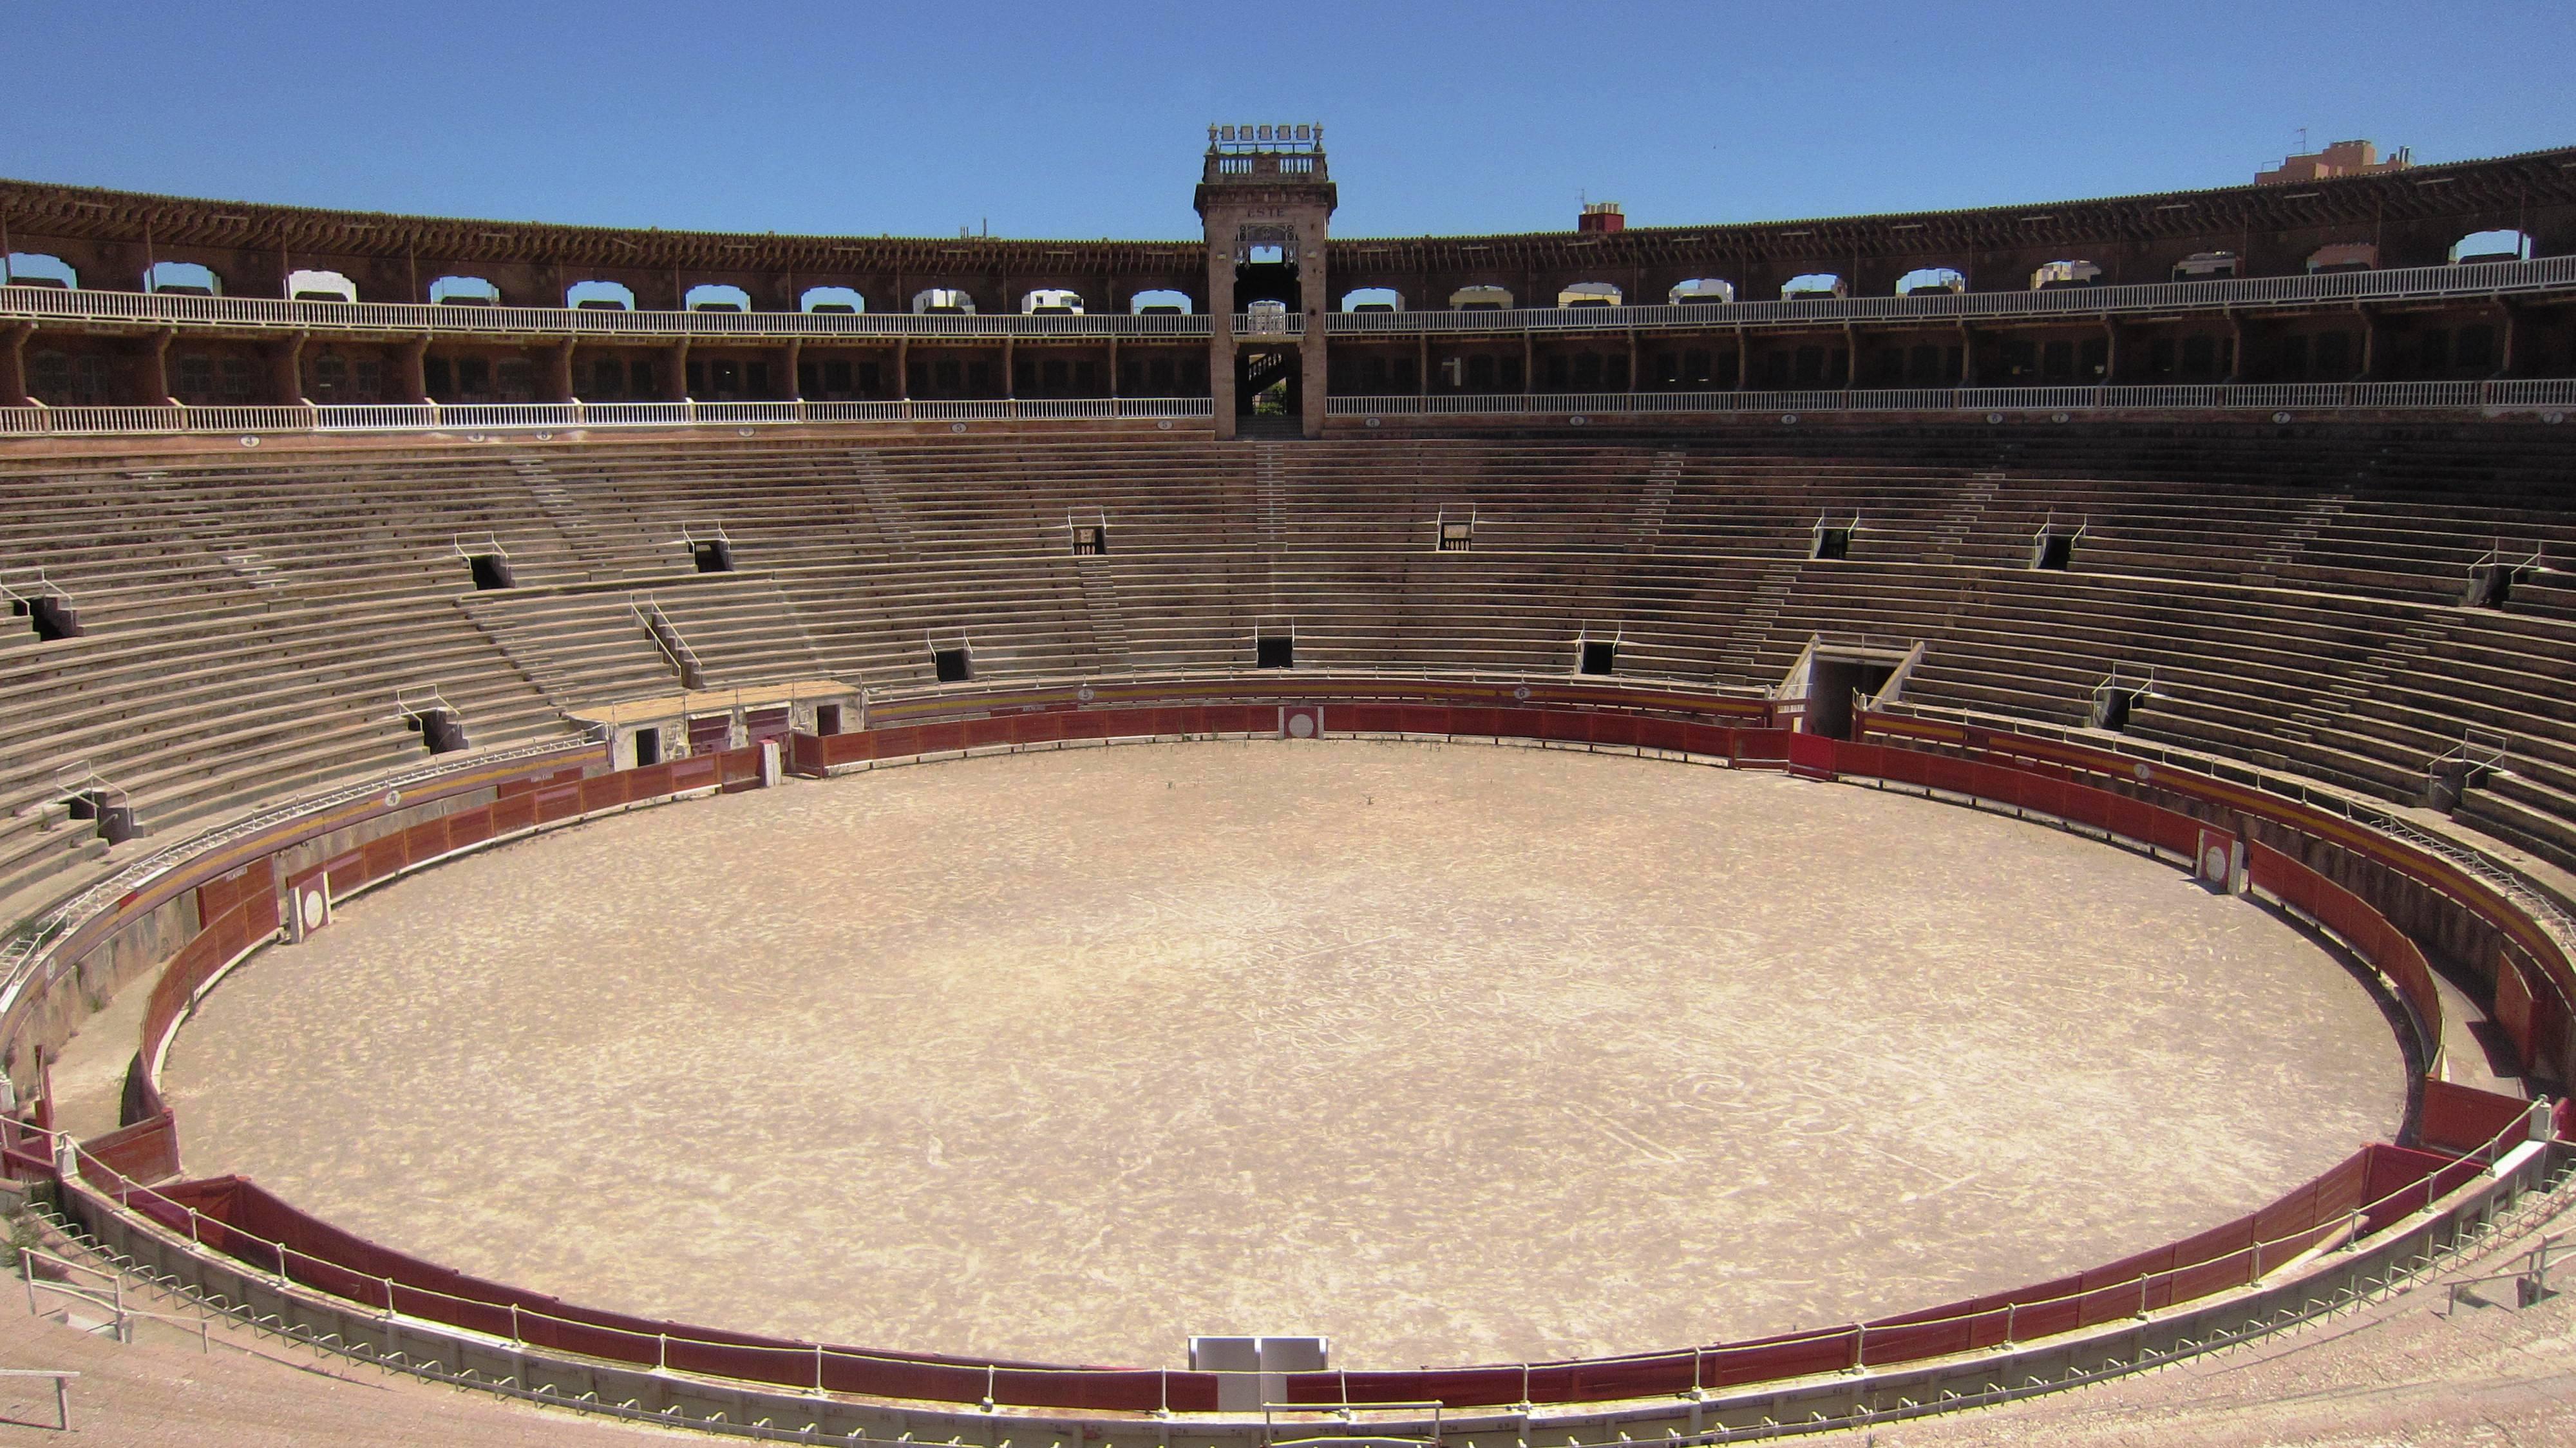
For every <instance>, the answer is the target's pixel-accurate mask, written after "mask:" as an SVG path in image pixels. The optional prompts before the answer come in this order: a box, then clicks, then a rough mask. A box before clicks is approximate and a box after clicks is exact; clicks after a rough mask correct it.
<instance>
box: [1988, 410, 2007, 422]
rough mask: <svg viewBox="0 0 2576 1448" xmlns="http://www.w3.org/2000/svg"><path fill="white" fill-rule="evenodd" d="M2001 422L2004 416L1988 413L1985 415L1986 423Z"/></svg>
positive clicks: (1998, 413) (1997, 413)
mask: <svg viewBox="0 0 2576 1448" xmlns="http://www.w3.org/2000/svg"><path fill="white" fill-rule="evenodd" d="M2003 420H2004V415H2003V414H2002V413H2000V412H1989V413H1987V414H1986V421H1988V422H2001V421H2003Z"/></svg>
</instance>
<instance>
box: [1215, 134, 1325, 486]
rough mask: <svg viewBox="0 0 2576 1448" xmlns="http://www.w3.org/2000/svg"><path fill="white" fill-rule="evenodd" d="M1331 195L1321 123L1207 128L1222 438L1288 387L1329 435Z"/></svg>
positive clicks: (1294, 407)
mask: <svg viewBox="0 0 2576 1448" xmlns="http://www.w3.org/2000/svg"><path fill="white" fill-rule="evenodd" d="M1335 199H1336V198H1335V193H1334V190H1333V178H1332V172H1331V171H1330V170H1328V169H1327V168H1326V166H1325V164H1324V128H1323V127H1322V126H1318V125H1275V126H1258V125H1256V126H1222V125H1220V126H1210V127H1208V148H1207V164H1206V167H1205V169H1203V170H1202V171H1201V173H1200V175H1199V189H1198V194H1197V197H1196V204H1197V206H1198V212H1199V220H1200V222H1201V223H1202V224H1203V225H1204V226H1205V228H1206V235H1207V260H1208V289H1207V299H1208V302H1207V305H1208V391H1209V394H1210V395H1211V397H1213V399H1214V400H1215V404H1216V435H1217V436H1218V437H1220V438H1230V437H1233V436H1235V435H1236V433H1237V430H1238V419H1239V418H1242V417H1248V416H1250V415H1252V413H1253V412H1254V410H1255V405H1256V402H1257V399H1258V398H1259V397H1260V395H1261V394H1263V393H1265V392H1270V391H1272V390H1273V389H1275V388H1277V387H1278V386H1279V384H1280V383H1282V382H1284V383H1286V384H1287V386H1286V400H1287V404H1288V411H1289V413H1290V414H1291V415H1293V416H1295V417H1297V418H1298V419H1299V420H1300V429H1299V430H1300V431H1302V432H1303V433H1304V434H1305V435H1306V436H1308V437H1321V436H1323V435H1324V400H1325V383H1324V378H1325V371H1324V308H1325V295H1326V293H1325V278H1324V228H1325V223H1326V222H1328V221H1329V220H1330V219H1331V218H1332V215H1333V204H1334V201H1335Z"/></svg>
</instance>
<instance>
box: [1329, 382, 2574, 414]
mask: <svg viewBox="0 0 2576 1448" xmlns="http://www.w3.org/2000/svg"><path fill="white" fill-rule="evenodd" d="M2420 407H2448V408H2540V407H2553V408H2554V407H2576V378H2531V379H2511V380H2504V381H2492V382H2297V383H2252V384H2246V383H2233V384H2210V385H2206V386H2192V385H2182V386H2170V387H2160V386H2136V387H2132V386H2121V387H1904V388H1854V389H1852V390H1850V391H1847V392H1846V391H1837V390H1832V389H1803V390H1799V391H1794V392H1540V393H1526V394H1524V393H1432V394H1429V395H1427V396H1410V397H1408V396H1391V397H1389V396H1381V397H1336V398H1333V399H1331V400H1330V401H1329V403H1327V408H1328V410H1329V411H1330V412H1331V414H1332V415H1333V416H1335V417H1403V416H1426V415H1449V414H1460V415H1472V414H1480V413H1501V414H1514V415H1532V414H1536V415H1544V416H1565V417H1584V416H1590V415H1592V414H1595V413H1625V414H1634V413H1658V412H1776V413H1781V414H1783V415H1784V416H1785V415H1792V414H1796V413H1803V412H1891V411H1893V412H2075V411H2082V410H2099V409H2104V408H2122V409H2159V410H2160V409H2169V408H2190V409H2201V408H2231V409H2255V410H2260V409H2266V408H2268V409H2272V410H2276V411H2309V412H2314V411H2331V410H2338V409H2346V408H2420Z"/></svg>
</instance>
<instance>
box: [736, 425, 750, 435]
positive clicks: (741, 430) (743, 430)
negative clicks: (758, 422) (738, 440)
mask: <svg viewBox="0 0 2576 1448" xmlns="http://www.w3.org/2000/svg"><path fill="white" fill-rule="evenodd" d="M733 435H734V436H736V437H749V436H751V429H750V428H747V427H737V428H735V429H734V430H733Z"/></svg>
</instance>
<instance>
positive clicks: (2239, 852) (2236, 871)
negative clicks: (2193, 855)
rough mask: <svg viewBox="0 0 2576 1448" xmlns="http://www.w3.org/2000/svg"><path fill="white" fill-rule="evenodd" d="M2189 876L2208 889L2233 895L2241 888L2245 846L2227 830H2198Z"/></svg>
mask: <svg viewBox="0 0 2576 1448" xmlns="http://www.w3.org/2000/svg"><path fill="white" fill-rule="evenodd" d="M2197 853H2198V858H2197V859H2196V860H2194V861H2193V873H2195V874H2197V875H2199V876H2200V879H2201V883H2203V884H2205V885H2207V886H2208V887H2209V888H2211V889H2213V890H2217V891H2221V892H2223V893H2226V894H2229V895H2233V894H2236V893H2238V892H2239V891H2240V890H2242V889H2243V888H2244V886H2243V879H2242V875H2243V872H2244V869H2245V846H2244V843H2243V842H2242V841H2240V840H2238V839H2237V838H2236V836H2235V834H2234V832H2232V831H2229V830H2207V829H2205V830H2202V831H2201V832H2200V848H2199V850H2198V852H2197Z"/></svg>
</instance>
